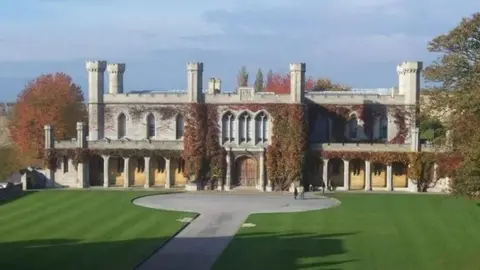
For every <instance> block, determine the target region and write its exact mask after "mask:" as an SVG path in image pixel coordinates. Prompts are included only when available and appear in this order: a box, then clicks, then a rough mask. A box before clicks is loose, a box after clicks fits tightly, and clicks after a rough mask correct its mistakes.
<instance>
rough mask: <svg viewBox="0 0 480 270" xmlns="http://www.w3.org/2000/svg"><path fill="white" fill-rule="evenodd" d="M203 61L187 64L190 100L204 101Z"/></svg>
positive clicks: (193, 101)
mask: <svg viewBox="0 0 480 270" xmlns="http://www.w3.org/2000/svg"><path fill="white" fill-rule="evenodd" d="M202 88H203V63H202V62H194V63H188V64H187V93H188V102H192V103H200V102H203V99H202V97H203V89H202Z"/></svg>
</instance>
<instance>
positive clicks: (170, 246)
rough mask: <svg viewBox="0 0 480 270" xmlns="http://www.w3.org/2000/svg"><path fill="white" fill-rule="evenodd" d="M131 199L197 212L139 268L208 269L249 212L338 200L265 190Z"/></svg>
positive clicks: (308, 207) (314, 207)
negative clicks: (247, 192)
mask: <svg viewBox="0 0 480 270" xmlns="http://www.w3.org/2000/svg"><path fill="white" fill-rule="evenodd" d="M133 203H134V204H136V205H140V206H144V207H149V208H156V209H166V210H174V211H186V212H195V213H199V214H200V215H199V216H198V217H197V218H196V219H194V220H193V221H192V222H191V223H190V224H189V225H188V226H186V227H185V228H184V229H183V230H182V231H181V232H180V233H178V234H177V235H176V236H175V237H174V238H173V239H171V240H170V241H169V242H168V243H167V244H166V245H165V246H163V247H162V248H161V249H159V250H158V251H157V252H156V253H155V254H154V255H153V256H151V257H150V258H148V259H147V260H146V261H145V262H144V263H143V264H142V265H140V266H139V267H138V268H137V269H138V270H154V269H162V270H193V269H195V270H209V269H210V268H211V267H212V265H213V263H214V262H215V260H216V259H217V257H218V256H219V255H220V254H221V253H222V252H223V250H224V249H225V248H226V247H227V245H228V243H229V242H230V241H231V240H232V239H233V237H234V236H235V234H236V232H237V231H238V229H239V228H240V227H241V226H242V224H244V222H245V220H246V219H247V217H248V215H250V214H253V213H281V212H300V211H310V210H318V209H325V208H330V207H333V206H336V205H339V204H340V202H339V201H338V200H335V199H332V198H326V197H317V196H315V197H310V196H306V198H305V200H294V199H293V196H292V195H276V194H272V195H269V194H265V193H261V194H225V193H219V194H214V193H207V194H205V193H180V194H167V195H154V196H148V197H142V198H139V199H136V200H135V201H134V202H133ZM187 222H188V221H187ZM245 225H249V224H245ZM251 226H254V225H251Z"/></svg>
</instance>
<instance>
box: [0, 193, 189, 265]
mask: <svg viewBox="0 0 480 270" xmlns="http://www.w3.org/2000/svg"><path fill="white" fill-rule="evenodd" d="M156 193H158V192H156ZM150 194H155V193H153V192H142V191H101V190H98V191H93V190H92V191H43V192H33V193H27V195H25V196H24V197H21V198H19V199H17V200H15V201H11V202H7V203H4V204H0V269H16V270H22V269H35V270H39V269H82V270H84V269H89V270H93V269H102V270H109V269H115V270H118V269H133V267H135V266H136V265H138V264H139V263H141V262H142V260H144V259H145V258H147V257H148V256H149V255H150V254H152V252H154V251H155V250H156V249H157V248H158V247H160V245H161V244H162V243H163V242H165V241H166V240H168V238H169V237H170V236H171V235H173V234H175V233H176V232H177V231H178V230H179V229H180V228H181V227H182V226H183V224H181V223H180V222H178V221H176V220H177V219H178V218H182V217H186V216H193V214H189V213H180V212H170V211H160V210H154V209H148V208H143V207H139V206H135V205H133V204H132V203H131V200H133V199H134V198H136V197H139V196H143V195H150Z"/></svg>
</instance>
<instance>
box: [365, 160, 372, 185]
mask: <svg viewBox="0 0 480 270" xmlns="http://www.w3.org/2000/svg"><path fill="white" fill-rule="evenodd" d="M365 190H366V191H370V190H372V163H371V162H370V160H365Z"/></svg>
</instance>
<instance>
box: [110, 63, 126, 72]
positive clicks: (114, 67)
mask: <svg viewBox="0 0 480 270" xmlns="http://www.w3.org/2000/svg"><path fill="white" fill-rule="evenodd" d="M107 70H108V73H110V74H118V73H124V72H125V64H124V63H118V64H108V65H107Z"/></svg>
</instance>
